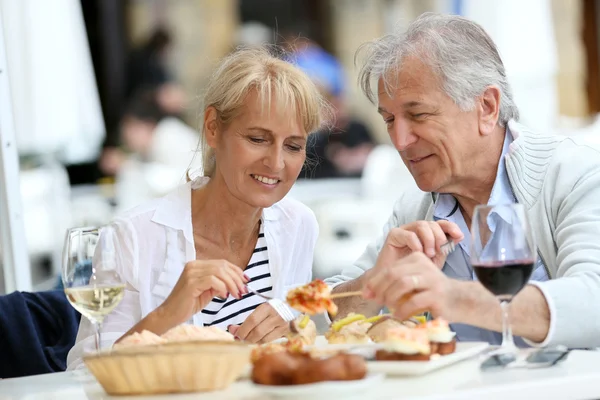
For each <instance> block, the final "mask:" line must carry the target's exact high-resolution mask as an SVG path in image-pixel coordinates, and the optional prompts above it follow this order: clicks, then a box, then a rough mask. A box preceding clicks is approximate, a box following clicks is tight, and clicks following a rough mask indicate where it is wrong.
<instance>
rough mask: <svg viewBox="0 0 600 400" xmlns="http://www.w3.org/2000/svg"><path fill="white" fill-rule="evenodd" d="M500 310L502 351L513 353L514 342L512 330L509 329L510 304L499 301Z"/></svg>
mask: <svg viewBox="0 0 600 400" xmlns="http://www.w3.org/2000/svg"><path fill="white" fill-rule="evenodd" d="M500 308H501V309H502V346H501V349H502V350H506V351H510V352H513V351H515V341H514V340H513V335H512V330H511V329H510V315H509V310H508V309H509V308H510V302H509V301H506V300H501V301H500Z"/></svg>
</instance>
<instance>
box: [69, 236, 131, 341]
mask: <svg viewBox="0 0 600 400" xmlns="http://www.w3.org/2000/svg"><path fill="white" fill-rule="evenodd" d="M101 230H102V236H101V235H100V233H101ZM115 244H116V238H115V236H114V233H113V232H112V230H111V229H110V228H108V227H107V228H95V227H86V228H71V229H69V230H67V236H66V238H65V245H64V249H63V266H62V281H63V285H64V290H65V294H66V296H67V299H68V300H69V303H71V305H72V306H73V308H75V309H76V310H77V311H79V312H80V313H81V315H83V316H84V317H86V318H87V319H89V320H90V322H91V323H92V324H93V325H94V329H95V339H96V351H98V350H100V347H101V341H100V330H101V327H102V322H103V320H104V318H105V317H106V316H107V315H108V314H109V313H110V312H111V311H112V310H114V309H115V307H116V306H117V305H118V304H119V302H120V301H121V299H123V295H124V292H125V283H124V282H123V280H122V279H121V277H120V275H119V273H118V272H117V270H116V262H115V260H116V252H115V248H116V247H115Z"/></svg>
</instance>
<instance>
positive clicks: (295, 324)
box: [287, 315, 317, 346]
mask: <svg viewBox="0 0 600 400" xmlns="http://www.w3.org/2000/svg"><path fill="white" fill-rule="evenodd" d="M287 338H288V340H290V339H294V338H298V339H299V340H301V341H302V343H304V344H305V345H307V346H310V345H313V344H315V340H316V339H317V326H316V325H315V323H314V322H313V321H312V320H311V319H310V316H308V315H300V316H299V317H298V318H296V319H295V320H293V321H290V333H289V334H288V336H287Z"/></svg>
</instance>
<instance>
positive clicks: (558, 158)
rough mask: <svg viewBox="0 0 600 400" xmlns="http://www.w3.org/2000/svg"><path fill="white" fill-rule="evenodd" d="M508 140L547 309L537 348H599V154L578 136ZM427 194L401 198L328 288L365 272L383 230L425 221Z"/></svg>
mask: <svg viewBox="0 0 600 400" xmlns="http://www.w3.org/2000/svg"><path fill="white" fill-rule="evenodd" d="M508 127H509V129H510V132H511V133H512V135H513V137H514V141H513V143H512V144H511V145H510V152H509V154H507V155H506V168H507V172H508V178H509V181H510V184H511V187H512V190H513V192H514V194H515V196H516V198H517V200H518V202H519V203H521V204H524V205H525V207H526V209H527V214H528V216H529V218H530V220H531V223H532V227H533V230H534V234H535V238H536V242H537V245H538V253H539V255H540V257H541V258H542V259H543V261H544V264H545V265H546V268H547V269H548V275H549V277H550V280H549V281H547V282H532V284H535V285H536V286H537V287H538V288H540V289H541V291H542V292H543V293H544V295H545V297H546V301H547V302H548V305H549V307H550V315H551V317H550V331H549V334H548V337H547V338H546V340H544V342H543V343H542V345H550V346H551V345H556V344H563V345H566V346H569V347H578V348H590V347H600V148H598V147H597V146H594V145H591V144H589V143H585V142H584V141H583V140H581V139H580V138H567V137H561V136H543V135H538V134H535V133H533V132H531V131H529V130H528V129H527V128H525V127H524V126H522V125H520V124H518V123H516V122H514V121H510V122H509V124H508ZM433 201H434V200H433V196H432V195H431V194H430V193H426V194H424V193H423V192H419V193H415V192H412V193H405V194H404V195H403V196H402V197H401V198H400V199H399V200H398V201H397V202H396V204H395V206H394V211H393V214H392V216H391V217H390V219H389V220H388V222H387V224H386V225H385V227H384V229H383V234H382V235H381V236H380V237H379V238H377V240H375V241H374V242H373V243H371V244H370V245H369V246H368V247H367V248H366V250H365V252H364V253H363V254H362V256H361V257H360V258H359V259H358V260H357V261H356V262H355V264H354V265H352V266H350V267H348V268H345V269H344V270H343V271H342V272H341V274H340V275H337V276H334V277H332V278H329V279H328V280H327V283H329V284H330V285H333V286H335V285H337V284H339V283H342V282H345V281H348V280H351V279H355V278H357V277H359V276H360V275H361V274H362V273H363V272H364V271H365V270H367V269H369V268H371V267H373V265H374V264H375V261H376V259H377V255H378V253H379V250H380V249H381V247H382V245H383V243H384V241H385V238H386V237H387V233H388V232H389V230H390V229H391V228H394V227H398V226H401V225H404V224H406V223H409V222H412V221H417V220H433Z"/></svg>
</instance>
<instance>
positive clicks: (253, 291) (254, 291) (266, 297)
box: [246, 286, 273, 300]
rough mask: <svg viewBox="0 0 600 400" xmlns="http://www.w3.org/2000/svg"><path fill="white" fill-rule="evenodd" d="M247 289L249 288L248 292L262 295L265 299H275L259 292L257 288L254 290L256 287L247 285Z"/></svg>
mask: <svg viewBox="0 0 600 400" xmlns="http://www.w3.org/2000/svg"><path fill="white" fill-rule="evenodd" d="M246 289H248V292H250V293H253V294H254V295H256V296H258V297H262V298H263V299H265V300H273V298H272V297H269V296H265V295H264V294H262V293H258V292H257V291H256V290H254V289H252V288H250V287H249V286H246Z"/></svg>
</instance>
